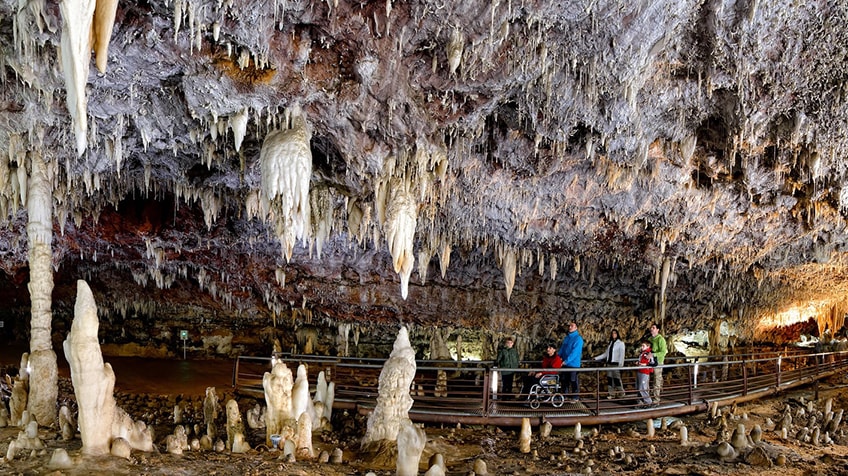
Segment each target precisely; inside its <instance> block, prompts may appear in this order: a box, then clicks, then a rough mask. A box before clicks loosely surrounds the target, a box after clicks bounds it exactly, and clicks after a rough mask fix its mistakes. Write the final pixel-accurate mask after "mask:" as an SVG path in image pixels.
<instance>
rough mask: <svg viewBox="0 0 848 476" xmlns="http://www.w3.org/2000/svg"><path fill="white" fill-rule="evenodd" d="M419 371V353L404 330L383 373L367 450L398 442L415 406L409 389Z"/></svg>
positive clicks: (403, 329)
mask: <svg viewBox="0 0 848 476" xmlns="http://www.w3.org/2000/svg"><path fill="white" fill-rule="evenodd" d="M415 369H416V365H415V350H413V348H412V345H411V344H410V343H409V331H407V329H406V327H401V328H400V330H399V331H398V335H397V338H396V339H395V343H394V347H393V349H392V353H391V354H390V355H389V358H388V360H386V363H385V364H383V370H382V371H381V372H380V380H379V384H378V388H377V405H376V406H375V407H374V411H372V412H371V414H370V415H369V416H368V423H367V428H366V431H365V437H364V438H363V440H362V445H363V447H365V446H367V445H370V444H371V443H375V442H378V441H381V440H388V441H397V437H398V432H399V431H400V427H401V425H402V424H403V423H404V422H406V421H408V420H409V409H410V408H412V403H413V401H412V396H410V394H409V386H410V384H412V379H413V378H414V377H415Z"/></svg>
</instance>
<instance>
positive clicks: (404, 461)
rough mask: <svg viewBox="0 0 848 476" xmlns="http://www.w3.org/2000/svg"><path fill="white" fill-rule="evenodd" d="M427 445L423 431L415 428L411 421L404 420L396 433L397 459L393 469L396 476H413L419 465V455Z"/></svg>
mask: <svg viewBox="0 0 848 476" xmlns="http://www.w3.org/2000/svg"><path fill="white" fill-rule="evenodd" d="M426 444H427V435H426V434H425V433H424V430H423V429H421V428H419V427H417V426H415V424H414V423H412V421H411V420H408V419H407V420H404V422H403V423H401V426H400V431H399V432H398V439H397V446H398V457H397V462H396V464H395V467H396V468H397V472H396V473H395V474H397V475H398V476H415V475H416V474H418V466H419V464H420V463H421V453H423V452H424V445H426Z"/></svg>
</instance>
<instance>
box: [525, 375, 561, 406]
mask: <svg viewBox="0 0 848 476" xmlns="http://www.w3.org/2000/svg"><path fill="white" fill-rule="evenodd" d="M527 400H529V401H530V408H532V409H534V410H535V409H537V408H539V405H540V404H542V403H550V404H551V405H553V406H554V407H555V408H559V407H561V406H562V404H563V403H565V397H564V396H563V395H562V394H561V393H559V375H542V378H540V379H539V383H536V384H533V386H532V387H530V392H529V395H528V397H527Z"/></svg>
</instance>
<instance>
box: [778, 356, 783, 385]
mask: <svg viewBox="0 0 848 476" xmlns="http://www.w3.org/2000/svg"><path fill="white" fill-rule="evenodd" d="M782 362H783V355H782V354H781V355H778V356H777V390H780V366H781V363H782Z"/></svg>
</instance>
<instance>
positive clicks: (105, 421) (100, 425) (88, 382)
mask: <svg viewBox="0 0 848 476" xmlns="http://www.w3.org/2000/svg"><path fill="white" fill-rule="evenodd" d="M98 327H99V322H98V320H97V307H96V306H95V303H94V296H92V294H91V290H90V289H89V288H88V285H87V284H86V283H85V282H84V281H77V301H76V305H75V306H74V321H73V324H72V325H71V332H70V334H68V338H67V340H65V343H64V349H65V357H66V358H67V360H68V363H69V364H70V367H71V380H72V381H73V384H74V393H75V394H76V397H77V405H78V406H79V428H80V436H81V437H82V452H83V454H89V455H105V454H109V449H110V446H109V444H110V440H111V431H110V427H111V425H112V419H113V418H114V416H115V399H114V397H113V395H112V389H113V388H114V385H115V374H114V373H113V372H112V366H111V365H109V364H108V363H105V364H104V363H103V358H102V356H101V354H100V345H99V343H98V338H97V330H98Z"/></svg>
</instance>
